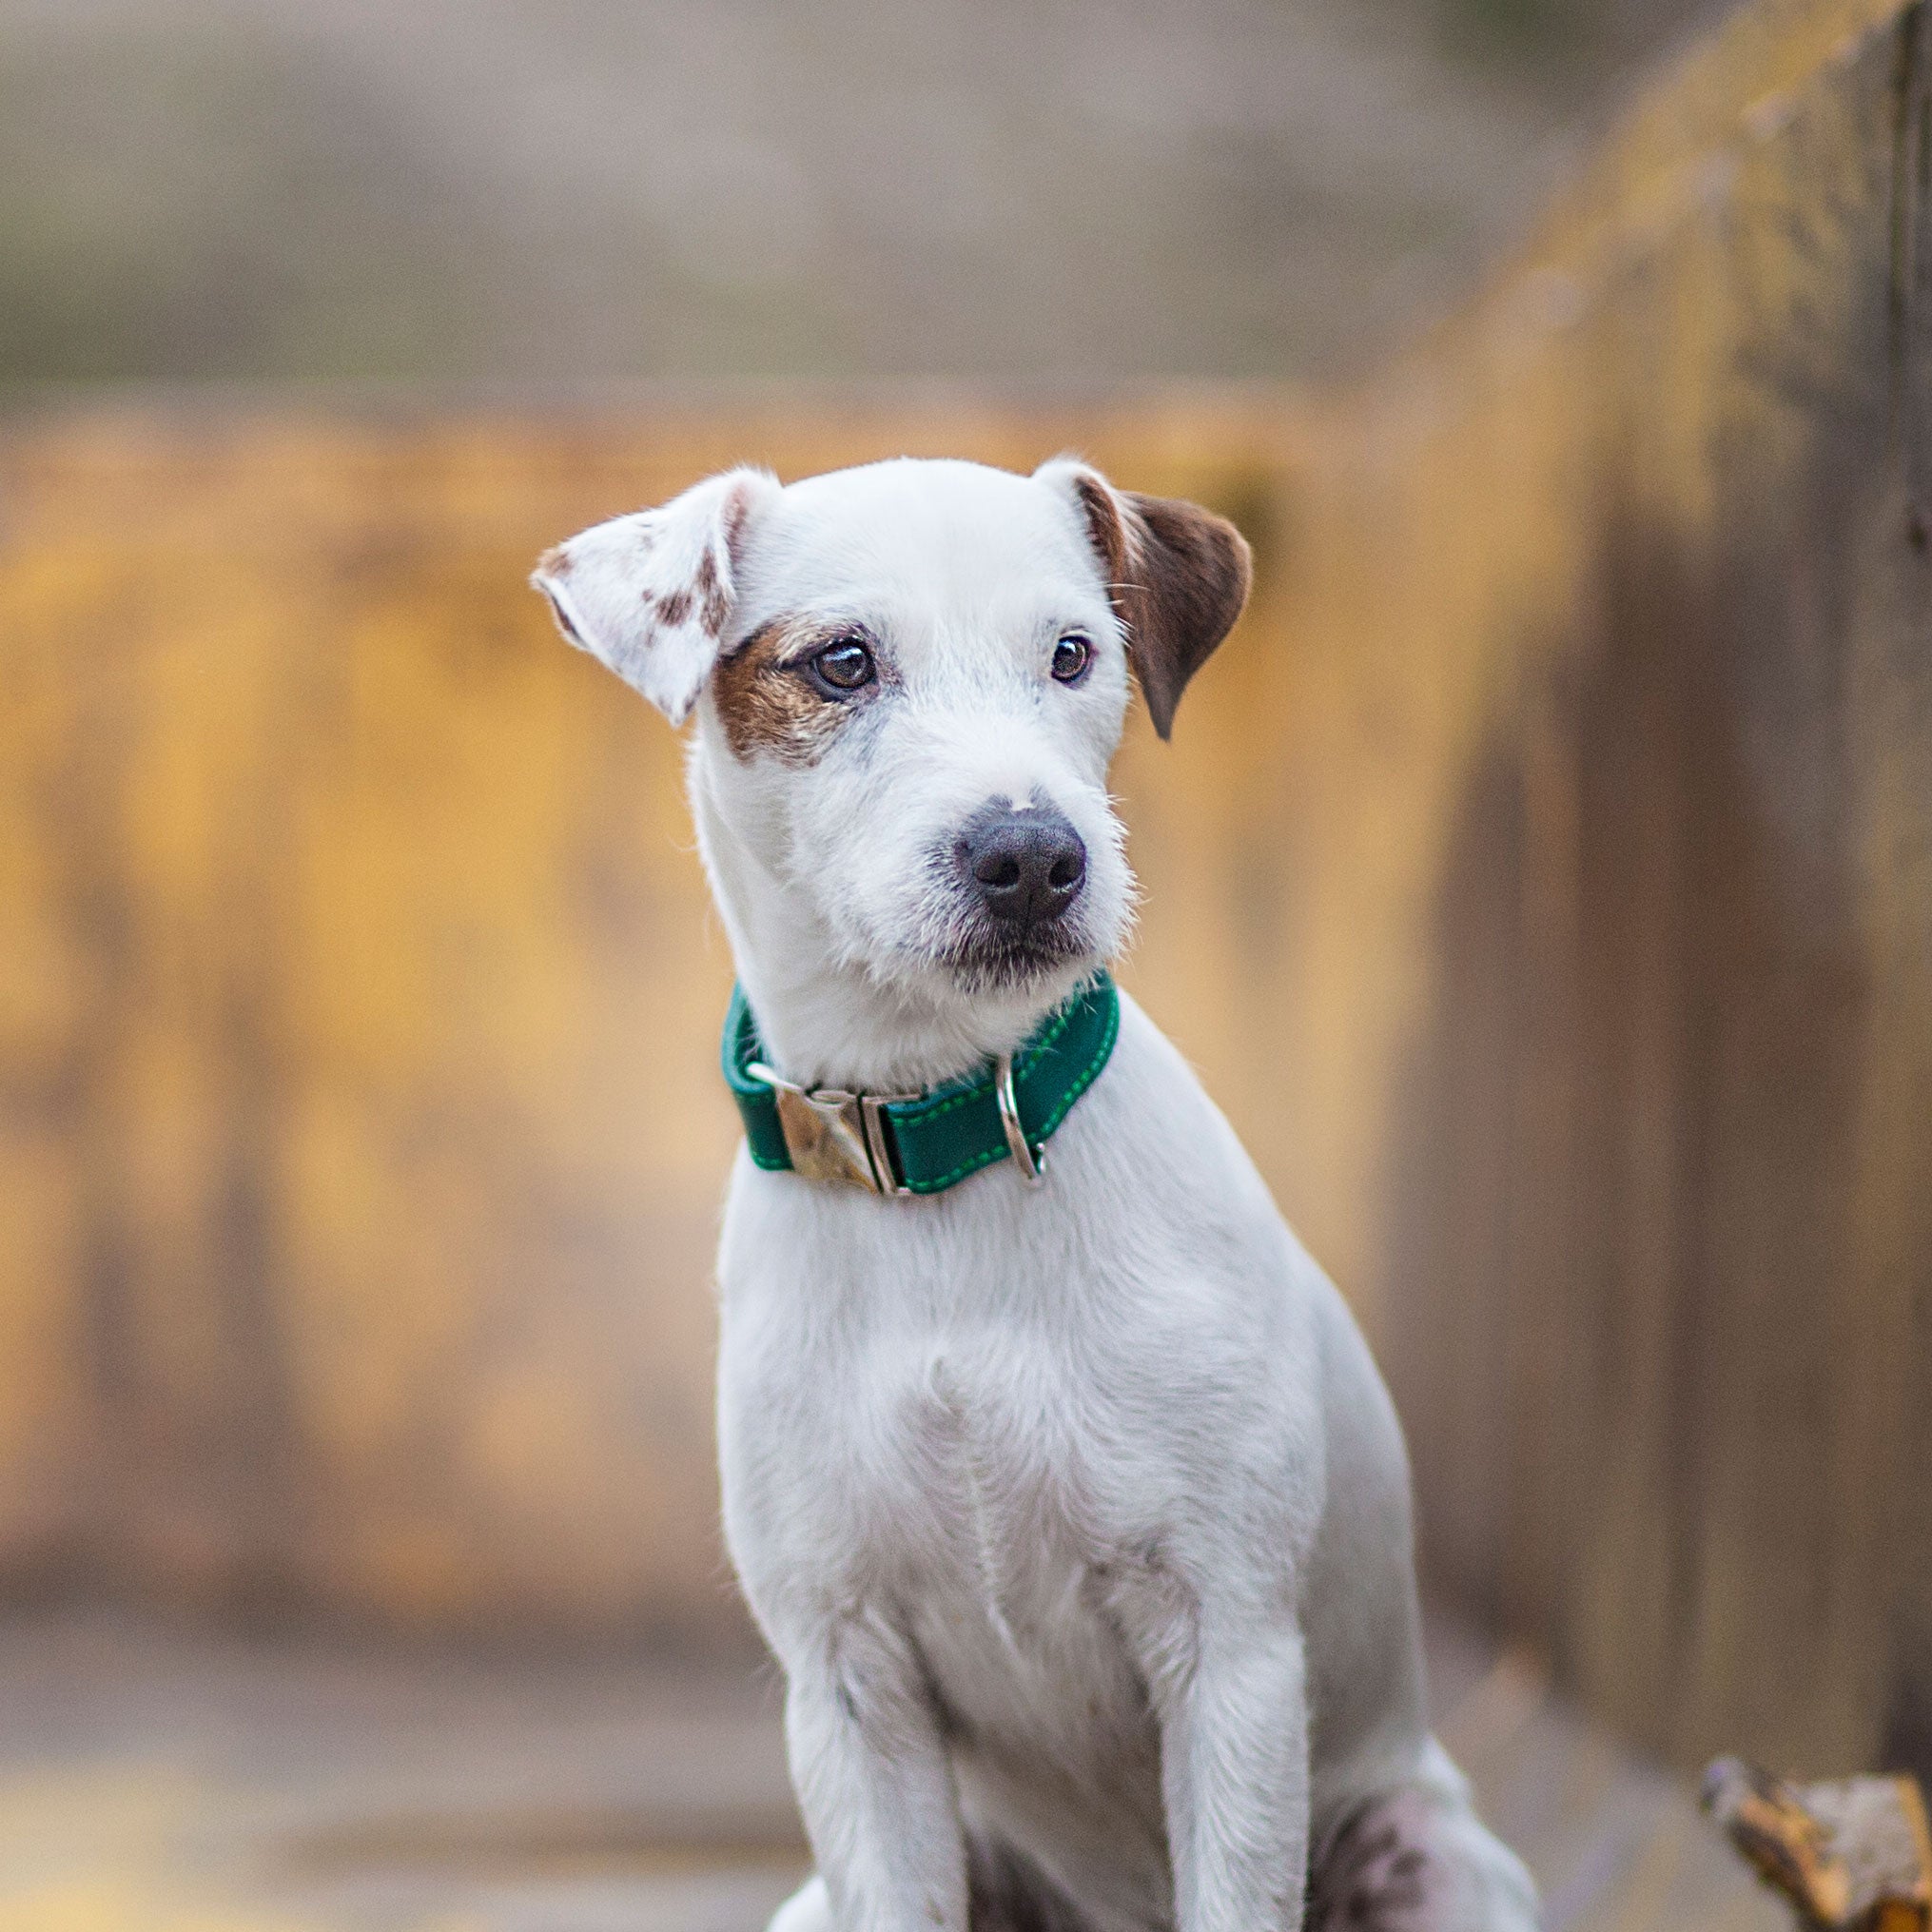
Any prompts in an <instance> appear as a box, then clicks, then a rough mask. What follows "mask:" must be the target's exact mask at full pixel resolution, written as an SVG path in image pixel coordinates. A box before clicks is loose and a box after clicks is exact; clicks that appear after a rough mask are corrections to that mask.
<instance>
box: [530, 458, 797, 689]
mask: <svg viewBox="0 0 1932 1932" xmlns="http://www.w3.org/2000/svg"><path fill="white" fill-rule="evenodd" d="M777 493H778V479H777V478H775V477H773V476H771V475H770V474H769V473H767V472H766V471H764V470H750V469H740V470H728V471H727V472H726V473H725V474H724V475H723V476H719V477H712V478H709V479H707V480H706V481H705V482H702V483H697V484H693V487H692V488H691V489H689V490H687V491H686V492H685V493H684V495H683V496H681V497H678V498H673V500H672V501H671V502H669V503H666V504H665V505H664V506H663V507H662V508H661V509H657V510H640V511H638V512H637V513H636V514H635V515H634V516H630V517H612V518H611V520H610V521H609V522H608V523H598V524H595V525H594V526H593V527H592V528H591V529H589V530H583V531H579V532H578V533H577V535H576V536H575V537H572V538H571V539H570V541H569V542H568V543H560V544H558V545H557V546H556V549H555V550H550V551H546V552H545V553H544V555H543V556H542V558H541V560H540V561H539V562H538V564H537V571H536V574H535V575H534V576H532V577H531V579H530V581H531V582H532V583H533V584H534V585H535V586H536V587H537V589H538V590H539V591H541V592H542V593H543V595H544V596H545V597H546V598H547V599H548V600H549V603H550V609H551V614H552V615H554V616H555V617H556V626H557V629H558V630H560V631H561V632H562V633H563V634H564V635H565V636H566V637H567V638H569V639H570V641H571V642H572V643H573V644H575V645H576V647H577V649H578V650H580V651H588V652H589V653H590V654H591V655H592V656H593V657H595V658H596V659H598V660H599V661H600V662H601V663H603V664H606V665H608V666H609V667H610V668H611V669H612V670H613V671H615V673H617V675H618V676H619V677H621V678H622V679H623V680H624V682H625V683H626V684H628V685H631V686H632V687H633V688H634V689H635V690H637V691H640V692H642V693H644V695H645V696H646V697H648V698H649V699H650V700H651V702H652V703H653V704H654V705H655V706H656V707H657V708H658V710H659V711H661V712H663V713H664V715H665V716H666V717H668V718H669V719H670V720H671V722H672V723H673V725H680V724H682V723H683V722H684V720H685V717H686V715H687V713H688V712H690V710H691V708H692V706H693V704H694V703H696V701H697V694H698V693H699V692H700V691H702V690H703V689H704V682H705V679H706V678H707V677H709V676H710V675H711V672H712V665H713V664H715V663H716V662H717V657H718V650H719V647H720V645H721V644H722V643H723V641H724V637H725V633H726V631H727V630H728V628H729V627H730V624H731V620H732V612H733V610H734V608H735V605H736V600H737V581H736V580H737V572H738V566H739V558H740V553H741V550H742V546H743V542H744V537H745V533H746V530H747V528H748V526H749V524H750V522H751V518H752V517H753V516H754V514H755V513H756V512H757V511H758V509H759V508H760V507H762V506H763V505H764V504H766V503H767V502H769V501H770V499H771V498H773V497H775V496H776V495H777Z"/></svg>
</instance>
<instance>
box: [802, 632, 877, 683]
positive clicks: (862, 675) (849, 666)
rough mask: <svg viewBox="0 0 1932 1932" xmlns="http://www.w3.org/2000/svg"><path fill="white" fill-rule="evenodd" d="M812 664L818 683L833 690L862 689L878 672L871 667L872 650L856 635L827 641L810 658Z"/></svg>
mask: <svg viewBox="0 0 1932 1932" xmlns="http://www.w3.org/2000/svg"><path fill="white" fill-rule="evenodd" d="M811 668H812V670H813V671H814V672H816V673H818V678H819V681H820V683H822V684H829V686H830V687H831V688H832V690H834V691H859V690H862V689H863V688H864V687H865V686H866V685H868V684H870V683H871V681H872V679H873V677H874V676H875V675H876V674H877V673H875V672H874V671H873V669H872V654H871V653H870V652H869V651H868V650H867V649H866V647H865V645H863V644H862V643H861V642H860V641H859V640H858V639H857V638H856V637H841V638H840V639H839V640H838V642H837V643H836V644H828V645H827V646H826V647H825V649H824V650H823V651H821V652H820V653H819V654H818V655H817V656H815V657H814V658H813V659H812V660H811Z"/></svg>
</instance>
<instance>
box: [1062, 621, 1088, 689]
mask: <svg viewBox="0 0 1932 1932" xmlns="http://www.w3.org/2000/svg"><path fill="white" fill-rule="evenodd" d="M1092 662H1093V646H1092V645H1091V644H1089V643H1088V642H1087V640H1086V639H1085V638H1084V637H1083V636H1082V635H1081V634H1080V633H1079V632H1078V631H1074V632H1069V633H1068V634H1067V635H1066V636H1064V637H1063V638H1062V639H1061V640H1060V642H1059V643H1058V644H1056V645H1055V646H1054V647H1053V675H1054V678H1055V679H1056V680H1057V681H1058V682H1059V683H1061V684H1078V683H1079V682H1080V681H1081V679H1082V678H1083V677H1084V676H1085V675H1086V668H1087V666H1088V665H1089V664H1091V663H1092Z"/></svg>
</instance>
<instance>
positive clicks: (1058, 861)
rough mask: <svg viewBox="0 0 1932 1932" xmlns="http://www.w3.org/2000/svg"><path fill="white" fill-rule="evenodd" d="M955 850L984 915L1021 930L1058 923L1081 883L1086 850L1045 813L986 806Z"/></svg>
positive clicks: (1063, 822)
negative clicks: (977, 894) (959, 849)
mask: <svg viewBox="0 0 1932 1932" xmlns="http://www.w3.org/2000/svg"><path fill="white" fill-rule="evenodd" d="M960 847H961V851H960V856H961V858H962V860H963V861H964V862H965V865H966V875H967V877H968V878H970V879H971V880H972V882H973V884H974V886H975V887H977V888H978V889H979V895H980V899H981V902H982V903H983V904H984V905H985V907H986V910H987V911H988V912H990V913H991V914H992V915H993V917H994V918H995V919H997V920H999V921H1001V923H1002V924H1004V925H1007V926H1017V927H1020V928H1021V929H1022V930H1025V928H1026V927H1033V926H1044V925H1046V924H1048V923H1049V922H1050V921H1052V920H1055V919H1058V918H1059V917H1060V915H1061V914H1062V913H1063V912H1064V911H1065V910H1066V908H1067V907H1069V906H1071V905H1072V904H1073V902H1074V901H1075V900H1076V899H1078V898H1079V897H1080V888H1081V887H1082V886H1083V885H1084V884H1085V883H1086V848H1085V846H1083V844H1082V843H1081V839H1080V834H1079V833H1078V832H1077V831H1075V830H1074V829H1073V828H1072V826H1070V825H1068V824H1067V822H1066V820H1065V819H1064V818H1063V817H1062V816H1061V815H1060V813H1059V812H1057V811H1055V810H1051V809H1050V808H1037V807H1036V808H1035V809H1034V810H1030V811H1014V810H1011V809H1010V808H1008V807H1005V806H993V807H989V808H988V809H987V810H985V811H983V812H981V813H979V814H978V815H977V816H976V817H975V818H974V819H973V820H972V822H971V823H970V824H969V825H968V826H967V827H966V830H965V832H964V834H963V835H962V837H961V840H960Z"/></svg>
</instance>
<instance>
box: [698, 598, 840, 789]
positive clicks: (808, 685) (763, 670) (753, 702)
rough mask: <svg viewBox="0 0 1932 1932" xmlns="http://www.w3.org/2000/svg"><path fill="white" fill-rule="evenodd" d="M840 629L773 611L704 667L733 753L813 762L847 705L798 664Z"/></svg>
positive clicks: (782, 761) (835, 730)
mask: <svg viewBox="0 0 1932 1932" xmlns="http://www.w3.org/2000/svg"><path fill="white" fill-rule="evenodd" d="M840 635H842V633H838V632H826V631H821V630H819V629H817V628H816V627H813V626H810V625H804V624H801V623H799V622H798V621H797V620H795V619H788V618H783V617H781V618H778V619H775V620H774V621H773V622H771V623H770V624H767V625H765V626H764V628H763V629H762V630H759V631H754V632H753V633H752V634H751V636H750V637H748V638H746V640H745V641H744V643H742V644H741V645H739V647H738V648H737V649H736V650H735V651H733V652H732V654H731V655H730V656H729V657H727V658H724V659H723V660H721V661H720V663H719V665H718V667H717V669H716V670H715V671H714V672H712V703H713V704H715V705H716V706H717V710H718V721H719V723H721V724H722V725H723V726H724V728H725V742H726V743H727V744H728V745H730V747H731V748H732V756H733V757H736V758H740V759H746V758H754V757H757V756H759V755H761V754H762V755H764V756H766V757H771V758H775V759H777V760H778V762H779V763H780V764H782V765H790V766H792V767H794V768H798V767H804V766H809V765H815V764H817V763H818V761H819V759H820V758H821V757H823V756H824V755H825V751H826V748H827V747H828V746H829V744H830V743H831V741H832V739H833V738H835V737H836V736H837V735H838V732H839V731H840V729H841V728H842V727H843V726H844V724H845V723H846V721H847V719H848V718H849V717H850V716H851V714H852V712H853V710H854V709H855V706H854V704H853V702H852V701H851V700H850V699H843V700H842V699H839V698H835V697H828V696H826V694H825V693H823V692H821V691H819V690H818V689H817V688H816V687H815V686H814V685H813V683H812V682H811V678H810V673H808V672H807V671H806V669H805V665H806V661H807V660H808V659H809V658H810V655H811V654H812V653H813V652H814V651H815V650H821V649H823V648H824V646H826V645H828V644H830V643H832V642H834V641H836V639H837V637H838V636H840Z"/></svg>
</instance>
